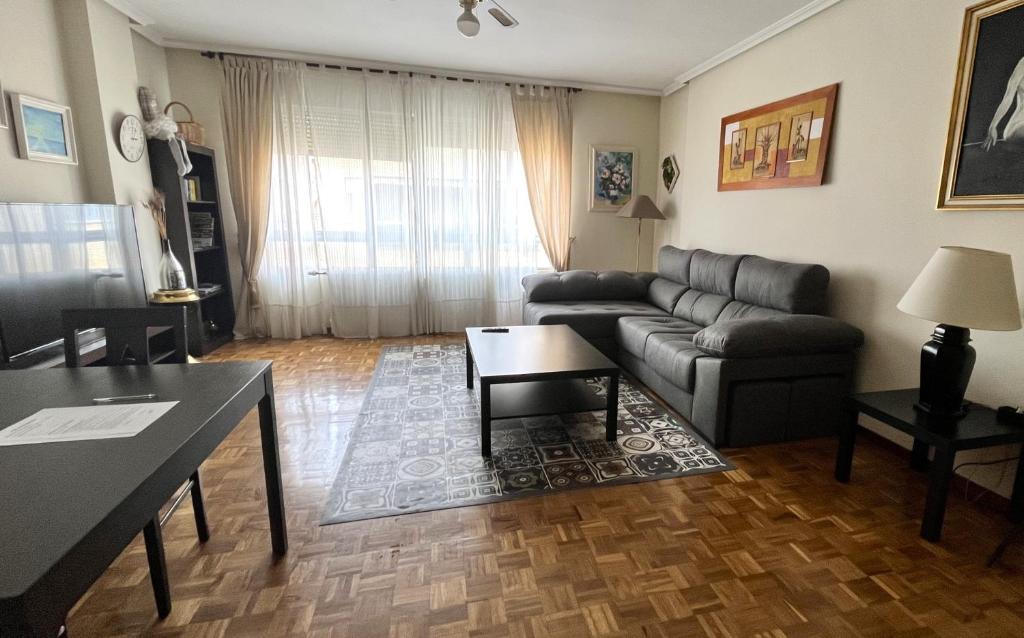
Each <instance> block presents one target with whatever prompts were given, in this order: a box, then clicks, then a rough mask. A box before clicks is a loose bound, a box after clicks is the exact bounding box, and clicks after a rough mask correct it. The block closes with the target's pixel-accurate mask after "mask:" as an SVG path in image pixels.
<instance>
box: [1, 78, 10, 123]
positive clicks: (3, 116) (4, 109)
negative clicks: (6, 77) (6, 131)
mask: <svg viewBox="0 0 1024 638" xmlns="http://www.w3.org/2000/svg"><path fill="white" fill-rule="evenodd" d="M10 126H11V120H10V119H9V118H8V117H7V94H6V93H4V83H3V82H0V128H10Z"/></svg>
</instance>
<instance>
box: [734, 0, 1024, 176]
mask: <svg viewBox="0 0 1024 638" xmlns="http://www.w3.org/2000/svg"><path fill="white" fill-rule="evenodd" d="M1021 1H1022V2H1024V0H1021ZM838 92H839V85H838V84H830V85H829V86H823V87H821V88H820V89H815V90H813V91H808V92H806V93H801V94H800V95H794V96H793V97H789V98H786V99H784V100H779V101H777V102H772V103H770V104H765V105H763V106H758V107H756V108H752V109H748V110H746V111H742V112H740V113H733V114H732V115H727V116H726V117H723V118H722V125H721V132H720V135H721V137H720V138H719V141H720V146H719V155H718V190H720V191H737V190H751V189H761V188H792V187H794V186H820V185H821V184H822V182H823V181H824V179H825V161H826V160H827V159H828V147H829V138H830V137H831V135H832V117H833V115H834V114H835V108H836V95H838Z"/></svg>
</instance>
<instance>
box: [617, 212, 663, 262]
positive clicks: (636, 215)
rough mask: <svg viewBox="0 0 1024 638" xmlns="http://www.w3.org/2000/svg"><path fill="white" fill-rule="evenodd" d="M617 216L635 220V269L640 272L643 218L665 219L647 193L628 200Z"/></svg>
mask: <svg viewBox="0 0 1024 638" xmlns="http://www.w3.org/2000/svg"><path fill="white" fill-rule="evenodd" d="M618 216H619V217H626V218H628V219H635V220H636V270H637V272H640V231H642V230H643V227H644V226H643V224H644V220H645V219H665V216H664V215H662V214H661V211H660V210H659V209H658V206H657V204H655V203H654V202H652V201H651V198H650V197H648V196H647V195H640V196H639V197H634V198H633V199H631V200H629V202H627V203H626V205H625V206H623V207H622V208H621V209H619V212H618Z"/></svg>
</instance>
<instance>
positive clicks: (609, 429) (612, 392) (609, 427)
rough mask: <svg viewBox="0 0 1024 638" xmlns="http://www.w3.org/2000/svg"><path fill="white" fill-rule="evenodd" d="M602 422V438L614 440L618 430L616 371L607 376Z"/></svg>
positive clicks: (617, 381)
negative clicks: (606, 399)
mask: <svg viewBox="0 0 1024 638" xmlns="http://www.w3.org/2000/svg"><path fill="white" fill-rule="evenodd" d="M604 422H605V425H604V427H605V435H604V438H605V439H606V440H608V441H614V440H615V439H616V438H618V437H617V434H618V430H619V374H618V373H617V372H616V373H615V374H613V375H611V376H610V377H608V407H607V408H606V412H605V417H604Z"/></svg>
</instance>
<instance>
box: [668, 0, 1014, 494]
mask: <svg viewBox="0 0 1024 638" xmlns="http://www.w3.org/2000/svg"><path fill="white" fill-rule="evenodd" d="M972 1H973V0H948V1H944V2H933V1H931V0H901V1H900V2H892V1H890V0H846V1H845V2H841V3H839V4H838V5H836V6H834V7H833V8H831V9H828V10H827V11H825V12H823V13H821V14H819V15H818V16H816V17H814V18H812V19H811V20H809V21H807V22H804V23H802V24H800V25H799V26H797V27H795V28H793V29H791V30H789V31H786V32H785V33H783V34H781V35H779V36H777V37H775V38H773V39H771V40H769V41H768V42H766V43H764V44H761V45H759V46H758V47H756V48H754V49H752V50H750V51H748V52H747V53H744V54H743V55H741V56H739V57H737V58H735V59H733V60H732V61H730V62H728V63H726V64H724V65H722V66H720V67H718V68H716V69H714V70H713V71H711V72H709V73H707V74H705V75H702V76H700V77H698V78H697V79H695V80H694V81H692V82H691V83H690V85H689V86H688V87H686V88H684V89H683V90H681V91H679V92H678V93H676V94H674V95H672V96H671V97H669V98H667V99H665V100H664V101H663V104H662V113H661V122H662V135H661V149H660V152H661V154H666V153H675V154H676V155H677V157H678V159H679V163H680V167H681V171H682V176H681V178H680V182H679V184H678V185H677V187H676V191H675V193H673V194H672V195H671V196H668V195H667V194H666V193H665V191H664V188H661V189H660V190H659V192H660V197H659V199H660V201H661V202H662V203H663V204H664V208H665V209H666V211H667V214H668V215H671V217H672V220H671V222H669V223H666V224H664V225H663V227H662V228H661V229H659V230H660V232H659V235H658V237H657V238H656V244H657V245H659V246H660V245H661V244H664V243H671V244H675V245H678V246H684V247H687V246H688V247H701V248H707V249H711V250H717V251H724V252H735V253H757V254H761V255H765V256H767V257H774V258H778V259H788V260H795V261H805V262H818V263H822V264H825V265H826V266H828V267H829V268H830V269H831V271H832V276H833V284H832V287H831V293H832V294H831V297H832V303H831V305H832V312H833V313H834V314H835V315H837V316H839V317H842V318H844V319H846V320H848V321H850V322H851V323H853V324H855V325H857V326H859V327H860V328H862V329H863V330H864V331H865V333H866V334H867V344H866V346H865V348H864V349H863V351H862V356H861V357H860V364H859V374H858V380H857V385H858V387H859V388H861V389H862V390H879V389H887V388H899V387H908V386H915V385H917V378H918V356H919V351H920V347H921V345H922V343H923V342H924V341H926V340H927V338H928V335H929V333H930V332H931V329H932V327H933V324H932V323H930V322H928V321H923V320H921V319H915V318H913V317H909V316H907V315H904V314H902V313H900V312H899V311H898V310H896V302H897V301H899V299H900V297H901V296H902V294H903V293H904V291H905V290H906V289H907V287H908V286H909V285H910V283H911V282H912V281H913V280H914V277H915V276H916V275H917V274H918V272H919V271H920V269H921V268H922V266H923V265H924V264H925V262H926V261H927V260H928V258H929V257H930V256H931V254H932V253H933V252H934V251H935V249H936V247H937V246H940V245H943V244H961V245H967V246H975V247H979V248H987V249H991V250H999V251H1005V252H1009V253H1011V254H1012V255H1013V257H1014V261H1015V265H1016V270H1017V272H1016V274H1017V281H1018V287H1021V286H1022V285H1024V243H1022V240H1024V213H1007V212H1002V213H996V212H955V213H951V212H936V211H935V200H936V194H937V192H938V177H939V169H940V166H941V162H942V156H943V152H944V143H945V138H946V127H947V120H948V117H949V103H950V97H951V92H952V85H953V75H954V73H955V71H956V63H957V53H958V49H959V39H960V27H961V22H962V20H963V15H964V7H965V6H967V5H968V4H970V3H971V2H972ZM865 34H869V35H868V36H865ZM833 82H841V83H842V85H841V87H840V90H839V97H838V103H837V111H836V115H835V127H834V129H833V142H832V144H833V146H832V151H831V156H830V160H829V161H830V168H829V170H828V173H827V183H826V185H824V186H821V187H817V188H794V189H780V190H769V191H740V192H729V193H719V192H717V191H716V170H717V161H718V147H719V140H718V136H719V124H720V120H721V118H722V116H724V115H728V114H730V113H735V112H737V111H741V110H744V109H747V108H750V107H754V106H758V105H760V104H764V103H767V102H771V101H773V100H777V99H780V98H785V97H788V96H790V95H794V94H797V93H800V92H803V91H807V90H810V89H814V88H817V87H820V86H823V85H826V84H830V83H833ZM1021 297H1022V299H1024V294H1022V295H1021ZM974 338H975V342H974V346H975V347H976V348H977V350H978V363H977V366H976V368H975V372H974V377H973V381H972V383H971V389H970V391H969V397H971V398H973V399H974V400H977V401H981V402H985V403H989V404H993V405H999V404H1005V403H1013V404H1017V403H1022V402H1024V333H1021V332H1012V333H996V332H976V333H975V334H974ZM869 425H870V424H869ZM872 427H874V426H872ZM880 431H883V432H886V433H888V432H889V431H888V430H880ZM891 436H892V435H891ZM893 438H897V439H898V440H900V442H901V443H904V444H906V443H907V441H906V440H905V439H903V438H899V437H896V436H893ZM1015 453H1016V451H1015V450H991V451H989V452H988V453H986V455H985V456H986V457H987V458H1003V457H1005V456H1013V455H1014V454H1015ZM968 458H969V456H968V455H960V456H959V457H958V462H959V461H961V460H968ZM1011 470H1012V468H1011ZM974 472H975V469H973V468H972V469H970V470H968V471H967V473H968V474H969V475H971V476H975V474H974ZM977 477H978V479H979V481H980V482H982V483H983V484H986V485H987V486H990V487H993V486H995V485H996V483H999V482H1000V481H999V479H1000V478H1003V480H1002V482H1001V485H999V486H998V489H999V491H1001V492H1002V493H1004V494H1008V492H1009V479H1010V477H1012V471H1009V472H1004V471H1003V469H1002V468H1000V467H998V466H997V467H994V468H990V469H985V470H981V471H978V473H977Z"/></svg>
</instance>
